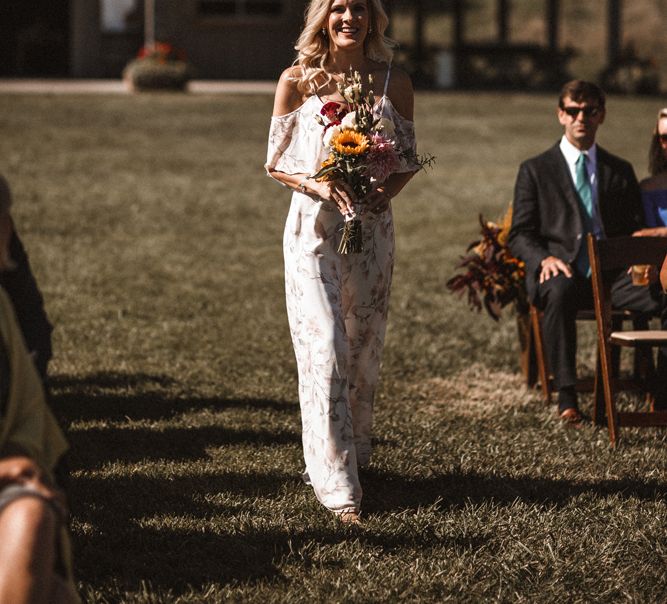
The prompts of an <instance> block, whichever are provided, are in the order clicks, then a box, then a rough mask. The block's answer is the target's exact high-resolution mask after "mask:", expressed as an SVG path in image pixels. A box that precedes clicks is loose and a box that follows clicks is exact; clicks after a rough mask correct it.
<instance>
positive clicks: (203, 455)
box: [52, 374, 667, 591]
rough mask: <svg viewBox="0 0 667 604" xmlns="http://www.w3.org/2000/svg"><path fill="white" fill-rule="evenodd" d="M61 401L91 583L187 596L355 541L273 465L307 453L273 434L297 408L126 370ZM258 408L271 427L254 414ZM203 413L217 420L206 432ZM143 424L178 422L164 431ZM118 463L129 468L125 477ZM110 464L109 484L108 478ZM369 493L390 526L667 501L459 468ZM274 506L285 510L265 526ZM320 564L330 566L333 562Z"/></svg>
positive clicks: (377, 478) (615, 486)
mask: <svg viewBox="0 0 667 604" xmlns="http://www.w3.org/2000/svg"><path fill="white" fill-rule="evenodd" d="M52 398H53V404H54V407H55V408H57V409H58V410H59V411H60V412H61V414H63V415H64V416H65V417H66V418H67V420H68V421H69V422H72V421H79V422H80V425H79V426H77V427H76V430H73V431H72V432H71V433H70V434H69V439H70V442H71V444H72V450H73V452H72V456H71V467H72V469H73V476H72V479H71V483H70V489H69V491H70V494H71V507H72V515H73V518H74V520H75V532H74V544H75V548H76V567H77V573H78V575H79V577H80V578H82V579H85V581H86V582H88V583H94V584H98V585H100V584H105V585H111V584H113V583H114V582H116V584H119V585H122V586H123V588H124V589H127V590H133V589H138V588H139V587H140V585H141V582H142V581H144V580H149V581H150V582H151V584H152V585H153V586H154V587H156V588H159V589H163V590H177V591H180V590H184V589H186V588H187V586H189V585H190V586H198V585H204V584H206V583H212V582H214V583H218V584H220V583H231V582H239V581H260V580H265V579H268V580H276V581H280V580H281V577H282V574H281V573H282V572H283V571H281V568H284V566H285V560H286V559H288V558H294V560H295V561H296V562H295V563H297V564H299V565H301V566H303V565H304V564H305V565H306V566H307V565H308V564H309V562H308V559H307V556H308V551H310V550H311V549H312V544H313V543H317V544H321V545H328V544H329V545H331V544H337V543H341V542H344V541H347V540H348V539H349V534H348V533H347V531H346V530H344V529H342V528H341V527H340V526H337V525H336V523H335V522H333V520H332V521H331V523H330V524H327V523H326V522H325V523H322V522H321V521H317V522H316V523H315V524H314V525H313V524H312V523H311V520H312V519H310V518H309V517H308V515H307V514H306V513H304V514H303V515H300V514H296V515H295V510H293V509H291V508H290V504H289V502H288V503H286V502H285V501H284V499H285V497H287V499H288V500H289V499H290V497H291V496H290V493H294V500H297V499H298V498H299V497H300V495H298V494H297V493H298V491H299V489H304V488H306V487H304V486H303V485H301V484H300V483H299V482H298V481H297V480H295V478H294V475H293V474H291V473H286V472H284V471H281V470H279V469H278V468H277V467H272V465H271V462H270V461H267V460H270V459H271V455H272V454H273V451H278V449H280V450H281V453H280V454H281V455H282V450H283V449H284V448H285V447H289V448H291V449H293V450H294V451H296V450H297V449H298V448H299V445H300V434H299V433H298V430H297V429H296V425H295V430H294V431H291V430H288V429H285V428H284V427H283V428H278V427H276V428H273V429H272V428H271V425H270V420H271V413H276V414H280V417H281V418H282V417H284V415H282V414H284V413H293V414H295V415H296V414H297V413H298V407H297V406H296V405H295V404H293V403H287V402H284V401H274V400H261V399H225V398H223V397H219V398H216V397H208V398H207V397H194V398H193V397H186V396H182V395H181V394H180V392H179V388H178V384H176V383H175V382H173V381H171V380H169V379H168V378H165V377H163V376H150V375H132V376H125V375H122V374H96V375H92V376H87V377H84V378H70V377H60V378H56V379H55V380H54V381H53V397H52ZM228 408H232V409H239V410H247V411H248V413H247V414H246V415H242V414H241V417H238V415H239V414H235V416H236V417H235V418H234V421H235V422H236V424H237V426H238V424H240V425H241V427H237V426H230V425H225V418H226V417H227V416H226V415H225V414H224V413H223V414H221V415H219V417H218V418H215V420H214V421H215V425H211V423H213V422H211V423H209V422H208V420H206V418H205V415H206V413H205V412H206V411H207V410H210V411H211V412H212V413H216V414H219V413H220V411H224V410H225V409H228ZM258 410H259V411H262V413H261V415H259V419H257V418H258V414H254V413H253V412H254V411H258ZM265 411H268V412H269V413H268V414H267V413H264V412H265ZM202 415H203V416H204V420H205V421H204V422H203V425H197V423H198V422H199V423H201V419H202ZM229 417H230V418H232V417H233V416H232V415H230V416H229ZM276 417H277V416H276ZM86 420H88V421H90V422H91V425H90V426H88V427H86V425H85V421H86ZM95 420H97V422H96V423H94V422H95ZM105 420H108V421H109V423H108V424H106V425H105V424H104V421H105ZM141 420H149V421H156V422H157V421H159V420H171V421H169V422H163V423H161V424H156V425H151V424H150V423H148V422H144V421H141ZM132 422H134V424H132ZM258 422H261V423H258ZM245 426H249V427H247V428H246V427H245ZM256 426H257V427H256ZM230 445H231V446H230ZM228 446H229V449H227V450H225V451H224V456H225V457H223V458H222V459H223V460H224V459H225V458H229V459H232V458H233V465H234V466H235V469H230V467H226V466H225V464H224V461H219V462H218V461H216V462H214V461H212V458H211V450H212V449H215V448H223V447H228ZM234 447H236V449H235V448H234ZM261 449H264V451H263V452H262V453H261V456H260V454H259V453H258V452H259V451H260V450H261ZM267 449H269V451H268V454H267ZM255 455H257V459H255V458H254V457H253V456H255ZM243 456H246V457H247V463H245V464H244V463H243V461H244V459H245V458H244V457H243ZM199 461H200V462H201V463H198V462H199ZM113 462H120V463H121V465H122V464H126V465H125V466H122V467H120V468H116V467H114V466H112V465H111V464H112V463H113ZM172 462H175V463H172ZM179 462H181V463H180V465H179ZM183 462H189V463H183ZM193 462H194V463H193ZM231 465H232V464H230V466H231ZM100 468H104V469H105V471H104V474H103V475H99V474H96V473H95V470H96V469H100ZM239 468H240V469H239ZM362 483H363V486H364V491H365V497H364V512H365V514H367V515H368V516H372V515H377V516H380V517H381V516H382V515H383V514H387V513H389V512H400V511H405V510H416V509H417V508H420V507H424V506H429V505H433V504H437V505H438V507H439V508H440V509H441V510H442V511H444V512H445V513H446V511H447V509H452V508H457V507H462V506H465V505H469V504H471V503H472V504H473V505H482V504H484V503H488V502H493V503H495V504H497V505H507V506H509V505H511V504H513V503H515V502H516V501H521V502H526V503H530V504H540V505H546V506H557V507H560V506H565V505H566V504H567V503H568V502H569V501H570V500H572V499H573V498H575V497H577V496H580V495H582V494H590V495H593V496H596V497H605V496H618V495H620V496H622V497H626V498H630V497H635V498H639V499H647V500H648V499H651V500H653V499H656V498H664V497H665V496H667V486H665V485H664V484H662V483H657V482H655V481H653V482H647V481H639V480H634V479H624V480H602V481H588V482H586V481H568V480H557V479H549V478H541V477H539V476H538V477H535V478H533V477H519V478H517V477H506V476H501V475H493V474H484V473H457V472H453V473H451V474H440V475H435V476H430V477H424V478H419V477H414V478H412V477H409V476H403V475H400V474H397V473H391V472H382V471H377V470H374V469H370V470H368V471H365V472H364V473H363V474H362ZM267 506H268V509H271V510H275V511H276V512H277V514H273V515H272V517H269V518H266V517H255V516H253V514H257V513H258V509H267ZM281 510H282V513H284V515H285V518H286V519H285V520H283V521H281V520H280V513H281ZM276 516H277V518H278V519H277V520H276V519H275V517H276ZM244 518H247V520H244ZM272 518H273V519H272ZM290 518H295V520H289V519H290ZM304 524H305V525H306V526H307V528H306V529H304V528H303V526H304ZM290 525H296V529H295V527H294V526H290ZM354 539H357V540H358V541H359V542H360V543H361V544H362V545H365V544H368V545H369V546H373V547H377V548H382V549H384V550H392V549H398V548H405V547H406V546H415V545H417V546H424V545H425V546H431V545H433V544H434V543H436V542H437V544H438V545H439V546H444V547H446V548H454V549H460V548H475V547H479V546H481V545H482V544H483V542H484V540H485V539H486V537H485V536H484V535H483V534H482V532H481V531H480V534H479V535H473V536H472V537H465V538H463V537H454V536H449V537H448V536H444V537H442V536H439V535H436V534H435V533H431V534H420V533H419V532H415V531H412V530H392V531H386V530H377V531H374V530H367V529H361V530H360V531H355V534H354ZM315 549H317V548H315ZM304 552H305V553H304ZM338 563H341V561H340V560H333V561H331V562H327V564H332V565H335V564H338ZM312 564H317V565H318V567H321V565H322V560H321V558H320V559H318V560H313V561H312Z"/></svg>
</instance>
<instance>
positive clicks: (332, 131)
mask: <svg viewBox="0 0 667 604" xmlns="http://www.w3.org/2000/svg"><path fill="white" fill-rule="evenodd" d="M342 129H343V128H342V124H339V125H337V126H331V127H329V128H327V130H326V132H325V133H324V137H323V138H322V142H323V143H324V146H325V147H329V146H330V144H331V139H332V138H333V137H334V136H336V134H340V131H341V130H342Z"/></svg>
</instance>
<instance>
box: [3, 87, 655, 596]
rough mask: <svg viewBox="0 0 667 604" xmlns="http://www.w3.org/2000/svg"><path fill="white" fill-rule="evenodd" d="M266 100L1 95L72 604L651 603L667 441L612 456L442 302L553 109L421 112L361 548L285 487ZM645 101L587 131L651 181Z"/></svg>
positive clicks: (489, 334) (511, 327) (289, 483)
mask: <svg viewBox="0 0 667 604" xmlns="http://www.w3.org/2000/svg"><path fill="white" fill-rule="evenodd" d="M271 103H272V100H271V99H270V98H268V97H263V96H249V97H234V96H182V95H173V96H172V95H143V96H134V97H129V96H128V97H125V96H123V97H105V96H79V97H77V96H31V95H22V96H13V95H0V125H1V130H0V131H1V132H2V137H0V171H1V172H2V173H3V174H5V175H6V177H7V178H8V179H9V181H10V183H11V185H12V187H13V191H14V197H15V209H14V214H15V218H16V222H17V225H18V229H19V231H20V233H21V234H22V237H23V239H24V242H25V245H26V247H27V249H28V251H29V253H30V256H31V261H32V263H33V266H34V269H35V272H36V274H37V276H38V280H39V282H40V285H41V286H42V289H43V292H44V295H45V299H46V304H47V307H48V311H49V313H50V317H51V319H52V321H53V322H54V324H55V325H56V330H55V332H54V337H55V359H54V361H53V364H52V374H53V405H54V407H55V408H56V409H57V410H58V412H59V413H60V415H61V417H62V419H63V421H64V422H65V424H66V425H67V426H68V430H69V439H70V442H71V445H72V452H71V460H70V464H71V469H72V479H71V489H70V490H71V508H72V532H73V537H74V546H75V556H76V560H75V564H76V570H77V576H78V580H79V585H80V588H81V593H82V594H83V596H84V597H85V599H86V600H87V601H90V602H120V601H122V602H143V603H149V602H150V603H154V602H218V601H223V600H225V601H226V600H231V601H252V602H262V603H264V602H320V601H322V602H371V601H372V602H380V601H384V602H389V601H398V600H405V601H420V602H443V601H455V602H482V601H495V602H508V601H523V602H534V601H539V602H565V601H568V602H569V601H571V602H593V601H597V602H612V601H614V602H616V601H628V602H657V601H664V600H665V599H666V598H667V504H666V503H665V496H666V495H667V481H666V479H667V451H666V449H665V432H664V431H660V430H657V429H644V430H641V431H638V430H628V429H626V430H624V431H623V432H622V436H623V438H624V440H623V444H622V446H621V447H620V448H619V449H618V450H616V451H611V450H610V449H609V446H608V439H607V434H606V431H600V430H597V429H595V428H592V427H590V428H586V429H583V430H580V431H567V430H563V429H562V428H561V427H560V426H559V425H558V424H557V422H555V421H554V419H553V415H552V414H553V411H552V410H551V409H547V408H545V407H544V406H543V404H542V403H541V400H540V397H539V395H538V393H537V392H534V391H528V390H526V389H525V388H524V386H523V384H522V380H521V377H520V375H519V373H518V354H517V339H516V323H515V319H514V317H513V316H512V314H511V312H508V313H506V315H505V316H504V317H503V319H502V320H501V321H500V322H499V323H494V322H493V321H492V320H491V319H489V318H488V317H486V316H485V315H478V314H476V313H474V312H471V311H469V310H468V309H467V307H466V304H465V301H463V300H461V299H458V298H456V297H455V296H453V295H451V294H450V293H449V292H448V291H447V290H446V288H445V282H446V280H447V279H448V278H449V277H450V276H451V275H452V274H453V271H454V265H455V263H456V260H457V258H458V256H459V254H461V253H463V251H464V249H465V247H466V245H467V244H468V243H469V242H470V241H471V240H473V239H474V238H475V237H476V234H477V231H478V225H477V214H478V213H479V212H483V213H484V215H485V216H486V217H488V218H497V217H498V216H499V215H500V214H501V213H502V211H503V210H504V208H505V206H506V204H507V202H508V201H509V199H510V198H511V195H512V188H513V184H514V178H515V175H516V171H517V168H518V165H519V162H520V161H521V160H522V159H525V158H527V157H529V156H531V155H534V154H536V153H538V152H540V151H542V150H543V149H545V148H546V147H547V146H548V145H551V144H552V143H553V142H555V141H556V140H557V138H558V137H559V136H560V130H559V126H558V123H557V121H556V119H555V114H554V108H555V98H553V97H552V96H540V95H512V94H507V95H499V94H474V95H463V94H458V93H456V94H455V93H452V94H443V95H437V94H425V93H424V94H420V95H418V97H417V131H418V137H419V141H420V149H421V151H422V152H430V153H433V154H435V155H436V156H437V158H438V159H437V165H436V166H435V168H434V169H433V170H431V171H430V172H428V173H423V174H420V175H418V176H417V177H416V178H415V180H414V181H413V182H412V183H411V184H410V185H409V187H408V189H406V191H405V193H404V194H403V195H402V197H401V198H399V200H397V202H396V203H395V214H396V223H397V258H398V259H397V265H396V271H395V280H394V283H395V286H394V290H393V294H392V304H391V312H390V323H389V330H388V335H387V346H386V353H385V362H384V369H383V380H382V385H381V389H380V392H379V396H378V400H377V404H376V436H377V438H376V448H375V454H374V459H373V462H372V464H371V468H370V469H369V470H368V471H367V472H366V473H365V474H364V475H363V476H362V484H363V486H364V490H365V495H364V501H363V515H364V524H363V526H362V527H360V528H344V527H342V526H340V525H339V524H338V523H337V521H336V520H335V519H334V518H333V517H332V516H331V515H330V514H328V513H327V512H326V511H325V510H324V509H323V508H321V507H320V505H319V504H318V503H317V502H316V500H315V497H314V495H313V494H312V492H311V491H309V489H308V488H307V487H305V486H303V485H302V484H301V483H300V480H299V474H300V471H301V470H302V456H301V448H300V419H299V411H298V403H297V384H296V371H295V363H294V359H293V352H292V348H291V343H290V339H289V333H288V329H287V319H286V316H285V308H284V301H283V282H282V271H283V265H282V257H281V254H282V252H281V239H282V229H283V221H284V218H285V216H286V212H287V207H288V202H289V201H288V200H289V195H288V193H287V191H285V190H283V189H281V188H280V187H279V186H278V185H277V184H276V183H274V182H272V181H271V180H270V179H269V178H267V177H266V176H264V173H263V169H262V164H263V161H264V156H265V146H266V136H267V130H268V118H269V115H270V112H271ZM663 104H664V103H663ZM658 106H659V100H657V99H641V100H637V99H625V98H612V99H611V100H610V101H609V114H608V119H607V123H606V124H605V125H604V126H603V127H602V129H601V136H600V139H601V140H600V142H601V143H602V144H603V145H604V146H606V147H607V148H608V149H609V150H611V151H612V152H616V153H619V154H621V155H623V156H625V157H627V158H628V159H630V160H631V161H633V163H634V164H635V167H636V170H637V173H638V175H639V176H640V177H642V176H644V175H645V172H646V168H645V166H646V150H647V144H648V140H649V136H650V131H651V128H652V127H653V120H654V116H655V113H656V108H657V107H658ZM582 333H583V335H582V346H581V364H582V367H583V369H584V370H589V371H590V369H591V366H592V359H593V350H592V342H593V334H592V333H591V331H590V329H589V327H588V326H586V327H585V328H584V329H583V330H582ZM589 404H590V401H588V400H586V401H584V405H583V406H584V408H586V407H587V406H588V405H589Z"/></svg>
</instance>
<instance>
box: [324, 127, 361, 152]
mask: <svg viewBox="0 0 667 604" xmlns="http://www.w3.org/2000/svg"><path fill="white" fill-rule="evenodd" d="M330 144H331V148H332V149H335V150H336V151H337V152H338V153H340V154H341V155H361V154H362V153H365V152H366V151H367V150H368V146H369V144H370V141H369V140H368V138H366V136H364V135H363V134H361V133H360V132H355V131H354V130H350V129H348V128H346V129H345V130H342V131H341V132H340V133H339V134H336V135H335V136H334V137H333V138H332V139H331V143H330Z"/></svg>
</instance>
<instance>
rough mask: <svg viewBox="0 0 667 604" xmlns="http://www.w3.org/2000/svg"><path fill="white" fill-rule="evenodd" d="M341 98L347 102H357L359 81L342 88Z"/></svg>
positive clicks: (359, 92)
mask: <svg viewBox="0 0 667 604" xmlns="http://www.w3.org/2000/svg"><path fill="white" fill-rule="evenodd" d="M343 98H344V99H345V100H346V101H347V102H348V103H351V104H352V103H358V102H359V101H360V100H361V82H355V83H354V84H351V85H350V86H347V87H346V88H345V89H344V90H343Z"/></svg>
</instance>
